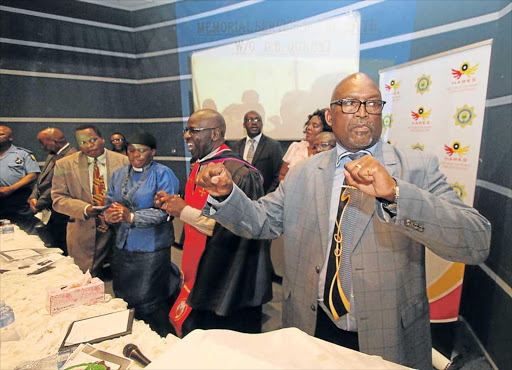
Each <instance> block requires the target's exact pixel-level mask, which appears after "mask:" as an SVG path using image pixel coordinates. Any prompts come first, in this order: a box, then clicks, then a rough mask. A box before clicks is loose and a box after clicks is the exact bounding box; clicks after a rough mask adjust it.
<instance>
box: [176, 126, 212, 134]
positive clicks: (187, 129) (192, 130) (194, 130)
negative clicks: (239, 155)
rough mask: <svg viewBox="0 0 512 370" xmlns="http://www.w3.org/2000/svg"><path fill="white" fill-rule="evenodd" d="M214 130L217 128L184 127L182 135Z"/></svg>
mask: <svg viewBox="0 0 512 370" xmlns="http://www.w3.org/2000/svg"><path fill="white" fill-rule="evenodd" d="M216 128H218V127H185V128H184V129H183V135H185V134H186V133H187V132H188V133H189V134H190V135H194V134H198V133H200V132H201V131H204V130H215V129H216Z"/></svg>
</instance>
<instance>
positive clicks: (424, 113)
mask: <svg viewBox="0 0 512 370" xmlns="http://www.w3.org/2000/svg"><path fill="white" fill-rule="evenodd" d="M430 112H432V109H430V110H428V111H426V110H425V108H423V107H419V108H418V111H417V112H414V111H411V116H412V118H414V120H415V121H417V120H418V119H419V118H420V117H421V119H423V121H425V120H426V119H427V118H428V117H430Z"/></svg>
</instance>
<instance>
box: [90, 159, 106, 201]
mask: <svg viewBox="0 0 512 370" xmlns="http://www.w3.org/2000/svg"><path fill="white" fill-rule="evenodd" d="M106 195H107V190H106V189H105V181H103V176H101V175H100V168H99V167H98V159H97V158H94V171H93V177H92V200H93V202H94V205H95V206H104V205H105V199H106Z"/></svg>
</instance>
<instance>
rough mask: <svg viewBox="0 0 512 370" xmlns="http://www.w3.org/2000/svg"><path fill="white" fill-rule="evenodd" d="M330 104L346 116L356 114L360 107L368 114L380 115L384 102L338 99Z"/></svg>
mask: <svg viewBox="0 0 512 370" xmlns="http://www.w3.org/2000/svg"><path fill="white" fill-rule="evenodd" d="M332 104H336V105H339V106H341V111H342V112H343V113H347V114H352V113H356V112H357V111H358V110H359V108H361V105H364V107H365V108H366V112H368V114H381V113H382V109H383V108H384V104H386V102H385V101H384V100H367V101H361V100H357V99H339V100H333V101H332V102H331V105H332Z"/></svg>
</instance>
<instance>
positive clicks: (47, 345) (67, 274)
mask: <svg viewBox="0 0 512 370" xmlns="http://www.w3.org/2000/svg"><path fill="white" fill-rule="evenodd" d="M3 236H4V235H2V237H3ZM14 236H15V237H14V240H8V241H6V240H5V238H3V239H0V251H2V252H4V251H8V250H14V249H20V248H22V249H30V248H44V245H43V243H42V242H41V240H39V238H38V237H37V236H31V235H27V234H26V233H24V232H23V231H21V230H20V229H18V228H17V227H15V233H14ZM0 260H3V258H1V257H0ZM54 265H55V268H54V269H52V270H49V271H46V272H44V273H42V274H39V275H34V276H27V275H26V274H25V273H23V272H20V271H9V272H6V273H4V274H2V275H0V299H1V300H3V301H5V303H6V304H7V305H8V306H10V307H11V308H12V309H13V311H14V316H15V322H14V323H12V324H10V325H9V326H6V327H5V328H2V329H0V340H1V341H2V342H1V346H0V359H1V362H0V368H1V369H14V368H15V367H16V366H20V365H22V364H24V363H27V362H29V361H36V360H39V359H41V358H44V357H47V356H50V355H53V354H55V353H57V352H58V349H59V347H60V344H61V343H62V340H63V339H64V336H65V334H66V332H67V330H68V327H69V325H70V324H71V323H72V322H73V321H75V320H80V319H84V318H88V317H93V316H97V315H103V314H106V313H111V312H115V311H120V310H123V309H126V308H127V304H126V302H124V301H123V300H122V299H118V298H112V297H111V296H110V295H109V294H105V302H103V303H98V304H95V305H91V306H78V307H75V308H72V309H70V310H67V311H63V312H61V313H59V314H57V315H54V316H51V315H50V314H49V313H48V312H47V310H46V288H47V287H50V286H58V285H61V284H65V283H66V282H72V281H76V280H79V279H80V278H82V277H83V276H84V274H83V273H82V271H80V269H79V268H78V266H76V265H75V264H74V263H73V259H72V258H71V257H65V258H63V259H61V260H59V261H57V262H55V264H54ZM8 266H9V264H8V263H6V262H5V261H0V268H6V267H8ZM16 337H19V338H16ZM9 339H17V340H9ZM179 341H180V339H179V338H177V337H174V336H172V335H168V336H167V337H166V338H161V337H160V336H159V335H158V334H156V333H155V332H153V331H152V330H151V329H150V328H149V326H148V325H146V324H145V323H144V322H143V321H134V324H133V329H132V334H130V335H127V336H124V337H120V338H116V339H112V340H109V341H105V342H101V343H97V344H94V346H95V347H97V348H99V349H102V350H105V351H108V352H112V353H114V354H116V355H121V356H122V351H123V348H124V346H125V345H126V344H128V343H134V344H136V345H137V346H139V348H140V349H141V351H142V352H143V353H144V354H145V355H146V356H147V357H148V358H150V359H152V358H155V357H157V356H158V355H160V354H161V353H163V352H164V351H165V350H166V349H167V348H169V347H170V346H172V345H173V344H174V343H177V342H179ZM133 367H135V368H137V367H140V366H138V364H137V363H134V366H133Z"/></svg>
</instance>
